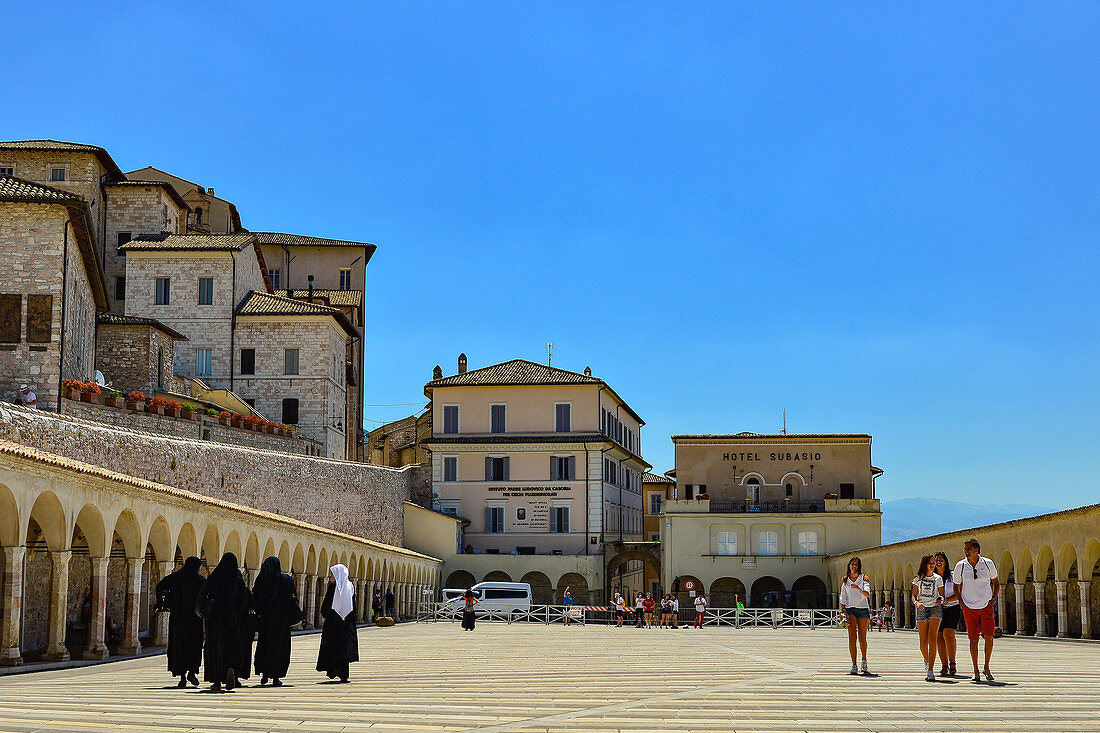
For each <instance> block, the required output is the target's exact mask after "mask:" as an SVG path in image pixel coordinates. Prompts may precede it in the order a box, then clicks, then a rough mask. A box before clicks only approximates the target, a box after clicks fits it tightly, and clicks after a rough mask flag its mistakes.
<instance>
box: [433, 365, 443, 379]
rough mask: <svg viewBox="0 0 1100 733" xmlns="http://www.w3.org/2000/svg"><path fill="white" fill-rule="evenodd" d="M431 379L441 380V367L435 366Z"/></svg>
mask: <svg viewBox="0 0 1100 733" xmlns="http://www.w3.org/2000/svg"><path fill="white" fill-rule="evenodd" d="M432 379H433V380H435V379H443V367H441V366H439V365H438V364H436V365H435V369H433V370H432Z"/></svg>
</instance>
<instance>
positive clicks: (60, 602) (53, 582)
mask: <svg viewBox="0 0 1100 733" xmlns="http://www.w3.org/2000/svg"><path fill="white" fill-rule="evenodd" d="M72 556H73V551H72V550H62V551H60V552H51V553H50V564H51V565H52V566H53V567H52V568H51V572H50V615H49V627H48V630H47V639H46V652H45V654H43V655H42V657H43V659H47V660H49V661H51V662H66V661H68V659H69V650H68V649H66V648H65V625H66V624H65V622H66V621H67V620H68V616H69V560H70V559H71V558H72Z"/></svg>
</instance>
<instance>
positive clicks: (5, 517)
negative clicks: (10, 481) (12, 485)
mask: <svg viewBox="0 0 1100 733" xmlns="http://www.w3.org/2000/svg"><path fill="white" fill-rule="evenodd" d="M20 535H22V526H21V520H20V517H19V504H18V502H16V501H15V494H14V493H12V490H11V489H9V488H8V487H7V485H5V484H0V547H14V546H15V545H18V544H19V538H20Z"/></svg>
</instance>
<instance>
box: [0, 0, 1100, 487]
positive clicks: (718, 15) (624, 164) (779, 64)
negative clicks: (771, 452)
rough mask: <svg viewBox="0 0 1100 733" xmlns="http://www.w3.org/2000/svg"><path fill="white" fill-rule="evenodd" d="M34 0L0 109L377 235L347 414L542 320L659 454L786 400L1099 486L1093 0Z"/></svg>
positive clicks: (887, 440)
mask: <svg viewBox="0 0 1100 733" xmlns="http://www.w3.org/2000/svg"><path fill="white" fill-rule="evenodd" d="M37 6H40V4H34V3H22V4H14V3H12V4H9V5H8V6H7V7H6V8H5V11H4V15H5V19H6V23H5V25H6V26H7V27H8V28H9V29H22V30H19V31H18V32H13V33H10V34H8V35H7V37H6V41H5V46H4V48H3V50H0V60H2V62H3V63H2V66H3V68H4V69H5V73H4V74H3V79H2V81H0V91H2V92H3V94H2V98H3V99H4V100H6V103H5V105H4V106H5V111H4V114H3V115H0V139H21V138H40V137H42V138H47V137H48V138H57V139H63V140H74V141H80V142H88V143H94V144H98V145H102V146H104V147H106V148H107V149H108V150H109V151H110V152H111V154H112V155H113V156H114V158H115V160H116V161H117V162H118V163H119V165H120V166H121V167H122V168H123V169H127V170H129V169H133V168H138V167H142V166H145V165H156V166H157V167H160V168H163V169H166V170H170V171H173V172H175V173H178V174H180V175H183V176H186V177H188V178H190V179H192V180H196V181H198V182H200V183H202V184H203V185H206V186H213V187H215V188H216V189H217V191H218V194H219V195H220V196H224V197H225V198H228V199H230V200H232V201H234V202H235V203H236V204H237V206H238V207H239V209H240V211H241V215H242V219H243V222H244V225H245V226H246V227H249V228H252V229H262V230H276V231H288V232H295V233H302V234H313V235H318V236H330V237H343V238H349V239H360V240H366V241H370V242H373V243H376V244H377V245H378V252H377V254H376V255H375V258H374V260H373V261H372V263H371V265H370V267H369V270H368V294H367V305H368V311H369V313H368V331H367V341H368V348H367V358H368V370H369V371H370V373H371V378H370V381H369V384H368V393H367V399H366V401H367V403H368V404H371V405H391V404H398V405H401V406H397V407H371V408H368V409H367V416H368V417H369V418H371V419H372V420H375V421H384V420H389V419H395V418H397V417H400V416H402V414H405V413H407V411H409V410H412V409H414V408H413V407H412V406H411V405H407V406H406V405H403V404H402V403H421V402H422V399H423V393H422V387H423V384H424V382H425V381H427V380H428V379H429V378H430V376H431V370H432V367H433V366H434V365H435V364H436V363H439V364H441V365H442V366H443V367H444V370H445V372H446V373H453V371H454V369H455V360H456V357H457V355H458V353H459V352H461V351H465V352H466V353H467V354H468V355H469V358H470V365H471V368H473V367H478V366H484V365H487V364H491V363H495V362H497V361H502V360H505V359H509V358H514V357H526V358H530V359H535V360H541V359H543V358H545V348H544V344H545V342H547V341H553V342H554V343H555V349H554V364H555V365H557V366H562V367H565V368H571V369H576V370H578V371H579V370H581V369H583V368H584V366H585V365H591V366H592V369H593V371H594V373H595V374H596V375H597V376H600V377H603V378H604V379H606V380H607V381H608V382H609V383H611V384H612V385H613V386H614V387H615V389H616V391H618V392H619V393H620V394H621V395H622V396H623V397H624V398H626V399H627V400H628V401H629V402H630V403H631V405H632V406H633V407H634V408H635V409H636V410H637V411H638V412H639V413H641V415H642V416H643V417H644V418H645V419H646V420H647V423H648V424H647V427H646V429H645V433H644V436H643V441H644V442H643V448H644V452H645V455H646V456H647V458H648V459H649V460H650V462H652V463H653V464H654V465H655V467H656V469H658V470H664V469H667V468H671V467H672V445H671V442H670V441H669V440H668V436H669V435H671V434H674V433H681V432H738V431H742V430H749V431H756V432H771V431H776V430H778V429H779V428H780V426H781V419H782V411H783V410H784V409H786V410H787V420H788V428H789V429H790V430H791V431H792V432H869V433H871V434H872V435H873V436H874V449H873V450H874V453H873V460H874V462H875V463H876V464H877V465H879V466H881V467H883V468H884V469H885V470H886V474H885V475H884V476H883V478H882V479H880V481H879V494H880V496H881V497H882V498H884V499H890V498H900V497H917V496H933V497H940V498H945V499H957V500H963V501H971V502H991V503H1007V502H1020V503H1028V504H1040V505H1045V506H1051V507H1057V508H1061V507H1068V506H1074V505H1078V504H1083V503H1091V502H1095V501H1097V493H1098V492H1097V480H1096V471H1095V465H1094V464H1095V462H1096V459H1097V457H1098V455H1100V451H1098V450H1097V444H1098V442H1100V417H1098V415H1100V388H1098V387H1097V376H1098V373H1100V369H1098V362H1100V360H1098V356H1100V348H1098V344H1100V339H1098V336H1100V327H1098V323H1097V314H1098V313H1100V296H1098V295H1097V283H1098V282H1100V277H1098V276H1100V255H1098V250H1097V246H1096V238H1097V233H1098V232H1100V195H1098V194H1100V175H1098V173H1100V136H1098V135H1097V132H1098V127H1097V121H1098V120H1100V94H1098V92H1100V55H1098V54H1097V53H1096V49H1097V47H1098V41H1100V6H1097V5H1095V4H1086V3H1080V4H1048V3H1043V4H1040V5H1035V4H1011V3H1008V4H1000V5H998V6H996V7H992V6H987V7H985V8H980V9H978V10H983V11H986V12H978V10H975V9H974V8H977V6H972V7H971V8H960V7H958V6H957V5H955V4H946V3H929V4H920V5H919V6H911V5H910V6H884V5H882V4H878V3H873V4H865V5H861V4H855V3H850V4H845V5H844V6H843V8H839V7H838V6H837V5H836V4H826V5H818V6H814V7H806V6H804V5H802V4H793V3H792V4H782V3H773V2H768V3H736V4H735V3H725V4H717V5H706V4H691V5H687V4H667V3H653V4H646V3H631V4H621V3H614V4H594V3H586V4H578V5H574V6H572V7H571V8H568V7H564V8H563V6H562V4H561V3H551V4H544V5H536V4H533V3H522V4H521V3H489V4H485V5H484V6H483V7H478V5H476V4H475V5H471V4H469V3H452V4H427V3H421V4H412V3H393V4H388V3H370V4H369V5H367V4H364V5H361V6H360V5H356V6H354V7H350V6H349V7H343V8H338V7H332V6H326V5H309V6H304V5H301V4H295V5H289V4H281V3H263V4H248V3H223V4H219V5H218V6H216V7H209V8H206V9H204V8H203V7H202V5H201V4H199V5H196V4H194V3H187V4H183V3H155V4H154V3H150V4H144V3H143V4H132V5H130V4H123V3H119V4H117V5H115V6H111V7H112V8H113V9H106V8H108V6H102V5H100V6H95V7H89V8H84V7H77V6H74V7H71V8H67V9H66V11H65V21H66V23H65V25H64V26H62V25H61V24H60V23H59V22H58V19H57V16H56V9H52V8H46V7H44V6H41V7H37ZM374 424H375V423H368V426H373V425H374Z"/></svg>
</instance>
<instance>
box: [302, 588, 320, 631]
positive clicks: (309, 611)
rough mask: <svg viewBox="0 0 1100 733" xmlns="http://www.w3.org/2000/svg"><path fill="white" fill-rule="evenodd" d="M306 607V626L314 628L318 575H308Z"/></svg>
mask: <svg viewBox="0 0 1100 733" xmlns="http://www.w3.org/2000/svg"><path fill="white" fill-rule="evenodd" d="M304 609H305V612H306V622H305V628H307V629H312V628H313V621H314V619H315V618H316V616H317V576H316V575H307V576H306V597H305V604H304Z"/></svg>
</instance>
